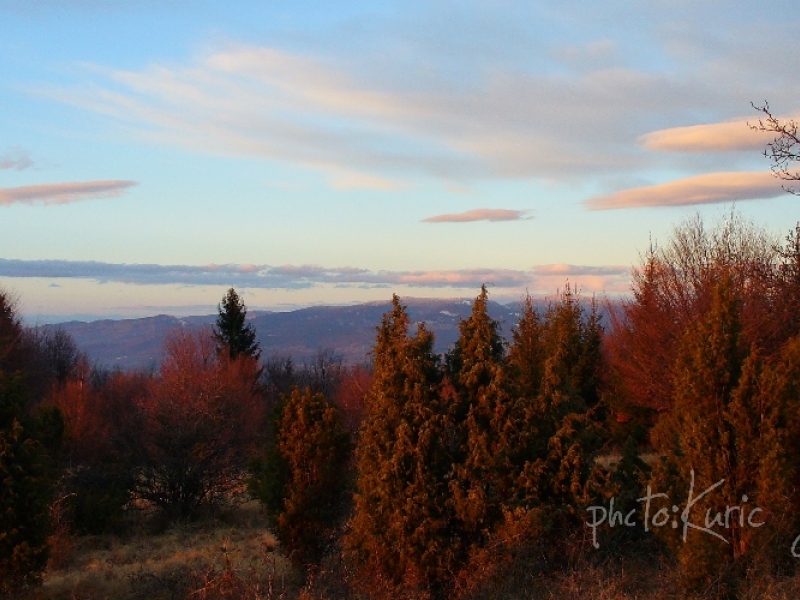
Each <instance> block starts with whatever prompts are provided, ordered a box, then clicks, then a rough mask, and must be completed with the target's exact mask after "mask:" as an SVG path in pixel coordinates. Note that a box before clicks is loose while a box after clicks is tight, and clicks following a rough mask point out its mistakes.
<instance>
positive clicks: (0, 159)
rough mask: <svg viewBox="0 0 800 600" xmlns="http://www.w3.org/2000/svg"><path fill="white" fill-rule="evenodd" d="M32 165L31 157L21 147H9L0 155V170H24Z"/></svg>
mask: <svg viewBox="0 0 800 600" xmlns="http://www.w3.org/2000/svg"><path fill="white" fill-rule="evenodd" d="M33 165H34V162H33V159H32V158H31V157H30V156H28V153H27V152H25V151H24V150H23V149H22V148H11V149H9V151H8V152H6V153H5V154H3V155H2V156H0V171H4V170H9V169H15V170H17V171H24V170H25V169H28V168H30V167H32V166H33Z"/></svg>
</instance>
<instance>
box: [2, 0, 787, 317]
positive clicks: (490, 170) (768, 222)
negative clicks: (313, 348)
mask: <svg viewBox="0 0 800 600" xmlns="http://www.w3.org/2000/svg"><path fill="white" fill-rule="evenodd" d="M799 25H800V16H798V12H797V10H796V3H795V2H794V1H789V0H777V1H773V2H771V3H768V4H764V3H763V2H756V1H737V0H724V1H723V0H720V1H714V0H708V1H698V0H691V1H689V0H686V1H684V0H650V1H648V2H641V1H638V0H606V1H605V2H588V1H577V2H569V3H564V2H555V1H553V2H550V1H533V2H530V1H529V2H514V1H505V0H493V1H485V2H480V1H474V2H468V1H466V2H454V1H445V0H426V1H425V2H417V1H415V0H411V1H409V0H406V1H403V2H391V1H387V2H356V1H347V2H345V1H340V2H335V3H332V2H321V1H320V2H317V1H311V0H292V1H284V0H272V1H270V2H264V1H263V0H262V1H249V0H243V1H239V2H220V1H217V0H192V1H188V0H159V1H155V0H138V1H137V2H128V1H127V0H0V107H2V110H0V287H2V288H3V289H5V290H6V291H7V292H10V293H12V294H13V295H14V296H15V297H16V298H17V299H18V303H19V308H20V310H21V312H22V314H23V315H24V316H25V318H26V320H27V321H28V322H31V323H49V322H58V321H65V320H69V319H95V318H125V317H139V316H148V315H155V314H161V313H167V314H174V315H188V314H209V313H213V312H214V311H215V309H216V305H217V303H218V302H219V301H220V299H221V298H222V296H223V295H224V293H225V291H226V290H227V288H229V287H235V288H236V289H237V291H239V292H240V293H241V294H242V296H243V298H244V300H245V302H246V303H247V305H248V307H249V308H250V309H251V310H254V309H255V310H258V309H267V310H289V309H292V308H296V307H301V306H309V305H315V304H347V303H353V302H364V301H374V300H388V299H389V298H391V295H392V294H393V293H397V294H398V295H400V296H405V297H409V296H415V297H474V296H475V295H477V293H478V292H479V288H480V285H481V284H483V283H486V284H487V286H488V289H489V292H490V297H491V298H492V299H495V300H498V301H503V302H511V301H516V300H520V299H521V298H522V297H523V295H524V294H525V293H531V294H533V295H538V294H554V293H556V292H557V290H559V289H563V288H564V286H565V285H566V284H567V283H569V284H570V285H571V286H573V287H577V288H578V289H580V291H581V293H582V294H585V295H588V294H598V295H610V296H613V295H620V294H625V293H627V292H628V291H629V290H630V273H631V268H632V267H635V266H636V265H638V264H639V263H640V260H641V254H642V252H644V251H645V250H646V249H647V248H648V246H649V244H650V242H651V240H653V241H655V242H656V243H658V242H659V241H661V242H662V243H663V242H666V241H667V240H668V239H669V236H670V232H671V231H672V230H673V228H674V227H675V226H677V225H679V224H680V223H681V222H682V221H684V220H686V219H687V218H691V217H692V216H694V215H697V214H699V215H701V216H702V218H703V219H704V220H708V222H709V223H713V222H715V221H718V220H719V219H720V218H723V216H724V215H725V214H729V213H730V212H731V210H736V211H738V212H739V213H741V215H742V216H744V217H745V218H747V219H751V220H752V221H753V222H755V223H756V224H757V225H759V226H762V227H764V228H766V229H767V230H768V231H769V232H770V234H773V235H776V236H781V235H785V234H786V233H787V232H788V231H789V230H790V229H792V228H793V227H794V224H795V223H796V222H797V221H800V204H799V203H800V198H797V197H795V196H792V195H790V194H788V193H786V192H785V191H784V190H783V189H782V187H781V183H780V182H779V181H777V180H776V179H775V178H774V177H772V175H771V173H770V169H769V167H770V165H769V161H768V160H767V159H766V158H765V157H764V156H763V151H764V149H765V146H766V143H767V142H768V141H769V140H770V137H769V136H765V134H763V133H759V132H755V131H752V130H751V129H750V128H749V126H748V123H753V122H755V121H757V118H758V116H759V113H757V112H756V111H755V110H754V109H753V107H752V106H751V103H755V104H756V105H762V104H763V103H764V102H765V101H767V102H769V106H770V107H771V110H772V112H773V113H774V114H776V115H778V116H780V117H781V118H785V119H791V118H795V119H796V118H798V116H800V77H798V73H800V53H798V52H797V42H796V38H797V36H796V34H797V30H798V26H799Z"/></svg>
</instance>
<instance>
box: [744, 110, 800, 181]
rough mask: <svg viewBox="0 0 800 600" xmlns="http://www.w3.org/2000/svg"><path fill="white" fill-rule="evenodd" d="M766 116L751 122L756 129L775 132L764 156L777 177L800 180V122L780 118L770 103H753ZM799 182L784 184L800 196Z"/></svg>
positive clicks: (751, 125) (784, 179) (785, 179)
mask: <svg viewBox="0 0 800 600" xmlns="http://www.w3.org/2000/svg"><path fill="white" fill-rule="evenodd" d="M752 106H753V108H755V109H756V110H757V111H758V112H760V113H762V114H763V115H764V116H762V117H760V118H759V119H758V123H757V124H750V127H751V129H754V130H755V131H766V132H769V133H775V134H776V136H775V139H773V140H772V141H771V142H770V143H769V144H767V149H766V150H764V156H766V157H767V158H768V159H770V160H771V161H772V172H773V173H774V174H775V176H776V177H778V178H779V179H782V180H783V181H789V182H798V181H800V169H799V168H797V167H798V164H797V163H798V162H800V137H798V132H797V126H798V123H797V121H795V120H794V119H783V120H782V119H779V118H778V117H776V116H775V115H773V114H772V112H771V110H770V108H769V104H768V103H767V102H764V104H763V105H762V106H758V105H757V104H753V105H752ZM798 185H799V184H797V183H788V184H786V185H784V186H783V189H785V190H786V191H787V192H789V193H790V194H794V195H795V196H800V187H798Z"/></svg>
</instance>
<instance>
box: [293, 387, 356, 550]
mask: <svg viewBox="0 0 800 600" xmlns="http://www.w3.org/2000/svg"><path fill="white" fill-rule="evenodd" d="M348 437H349V436H348V435H347V434H346V433H345V431H344V425H343V422H342V417H341V415H340V414H339V411H338V410H337V408H336V407H335V406H334V405H333V404H331V403H330V402H329V401H328V400H327V399H326V398H325V396H323V395H322V394H320V393H317V394H312V393H311V391H310V390H309V389H306V390H305V391H304V392H300V390H298V389H296V388H295V390H294V391H293V392H292V394H291V396H290V397H289V398H288V401H287V403H286V406H285V408H284V410H283V415H282V418H281V424H280V442H279V451H280V453H281V455H282V457H283V459H284V460H285V462H286V465H287V469H288V473H289V477H288V481H287V485H286V488H285V499H284V503H283V507H282V510H281V512H280V514H279V515H278V536H279V538H280V539H281V541H282V542H283V543H284V544H285V545H286V548H287V550H288V551H289V553H290V555H291V557H292V559H293V561H294V562H295V563H298V564H300V565H303V566H306V565H309V564H316V563H318V562H319V560H320V559H321V558H322V556H323V554H324V552H325V551H326V550H327V549H328V546H329V545H330V543H331V540H332V538H333V533H334V529H335V526H336V524H337V521H338V519H339V517H340V516H341V514H342V499H343V492H344V489H345V486H346V484H347V476H346V473H345V468H346V462H347V458H348V456H349V439H348Z"/></svg>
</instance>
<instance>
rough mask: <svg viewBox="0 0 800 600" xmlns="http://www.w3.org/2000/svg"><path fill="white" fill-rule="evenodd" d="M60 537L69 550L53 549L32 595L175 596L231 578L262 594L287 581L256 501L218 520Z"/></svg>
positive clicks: (63, 598)
mask: <svg viewBox="0 0 800 600" xmlns="http://www.w3.org/2000/svg"><path fill="white" fill-rule="evenodd" d="M153 525H154V524H153V523H151V524H150V526H151V527H152V526H153ZM60 542H61V544H63V545H64V546H67V547H68V548H67V551H61V552H58V553H57V555H58V558H59V560H58V561H56V563H55V564H51V566H50V567H49V568H48V570H47V571H46V573H45V575H44V581H43V585H42V587H41V589H40V590H39V592H38V593H37V598H38V599H41V600H77V599H81V600H83V599H86V600H94V599H105V598H109V599H112V598H113V599H115V600H116V599H132V600H138V599H140V598H141V599H145V598H147V599H153V600H159V599H161V598H168V599H175V600H177V599H182V598H185V597H187V596H188V595H190V594H192V592H195V591H197V590H199V589H200V588H202V587H204V586H207V585H211V586H212V587H213V586H217V587H219V585H221V584H222V583H225V584H226V585H227V584H230V583H231V581H232V580H233V579H236V581H237V583H242V582H246V584H247V585H248V586H249V587H250V588H252V590H253V591H254V594H253V597H259V596H257V595H256V594H255V591H256V590H257V591H258V592H259V595H260V597H263V598H269V597H275V598H277V597H279V594H280V592H283V591H286V590H288V589H289V588H291V587H292V585H293V581H292V571H291V567H290V565H289V562H288V561H287V560H286V558H285V557H284V556H283V555H282V554H281V553H280V550H279V548H278V542H277V540H276V539H275V537H274V536H273V535H272V534H271V533H270V532H269V530H268V528H267V521H266V518H265V517H264V515H263V513H262V511H261V510H260V509H259V507H258V504H257V503H255V502H251V503H248V504H244V505H240V506H238V507H237V508H236V509H235V513H230V514H228V515H225V516H224V518H223V519H222V520H214V521H211V520H209V521H206V522H202V523H198V524H189V525H181V526H171V527H169V528H167V529H166V530H164V531H162V532H159V533H153V532H152V531H148V530H147V528H146V527H144V528H140V529H139V531H138V532H137V533H135V534H133V535H131V536H128V537H127V538H124V539H122V538H117V537H114V536H87V537H81V538H77V539H75V538H69V539H67V538H64V539H62V540H60ZM70 545H71V547H70ZM197 597H202V596H197Z"/></svg>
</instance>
